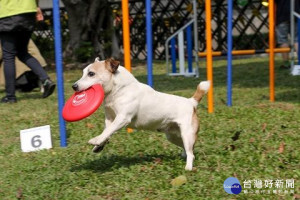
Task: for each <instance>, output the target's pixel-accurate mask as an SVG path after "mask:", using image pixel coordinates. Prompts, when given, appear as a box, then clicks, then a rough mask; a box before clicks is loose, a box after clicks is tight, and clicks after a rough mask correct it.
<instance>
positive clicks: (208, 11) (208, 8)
mask: <svg viewBox="0 0 300 200" xmlns="http://www.w3.org/2000/svg"><path fill="white" fill-rule="evenodd" d="M205 16H206V17H205V18H206V19H205V21H206V23H205V24H206V52H207V55H206V68H207V80H209V81H210V83H211V87H210V90H209V91H208V95H207V96H208V112H209V113H212V112H214V98H213V67H212V64H213V62H212V38H211V0H205Z"/></svg>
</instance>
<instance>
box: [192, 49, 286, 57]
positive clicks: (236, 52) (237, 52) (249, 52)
mask: <svg viewBox="0 0 300 200" xmlns="http://www.w3.org/2000/svg"><path fill="white" fill-rule="evenodd" d="M290 51H291V49H290V48H275V49H274V52H275V53H288V52H290ZM260 53H270V50H269V49H258V50H255V49H249V50H233V51H232V55H252V54H260ZM198 55H199V56H200V57H205V56H206V52H199V53H198ZM212 55H213V56H226V55H227V52H226V51H213V52H212Z"/></svg>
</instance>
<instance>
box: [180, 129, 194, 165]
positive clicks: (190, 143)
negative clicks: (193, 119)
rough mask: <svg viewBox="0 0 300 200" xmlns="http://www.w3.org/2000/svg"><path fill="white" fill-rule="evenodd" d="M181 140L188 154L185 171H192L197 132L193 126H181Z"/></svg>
mask: <svg viewBox="0 0 300 200" xmlns="http://www.w3.org/2000/svg"><path fill="white" fill-rule="evenodd" d="M180 130H181V138H182V141H183V145H184V149H185V153H186V166H185V170H189V171H191V170H192V169H193V162H194V158H195V156H194V153H193V149H194V144H195V141H196V138H197V137H196V132H195V130H194V129H193V128H192V127H191V126H187V125H181V127H180Z"/></svg>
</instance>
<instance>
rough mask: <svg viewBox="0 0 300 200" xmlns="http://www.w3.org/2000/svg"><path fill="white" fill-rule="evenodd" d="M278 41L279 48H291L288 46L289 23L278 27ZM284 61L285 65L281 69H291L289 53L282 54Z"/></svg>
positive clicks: (283, 23)
mask: <svg viewBox="0 0 300 200" xmlns="http://www.w3.org/2000/svg"><path fill="white" fill-rule="evenodd" d="M275 30H276V41H277V44H278V45H279V47H281V48H284V47H289V44H288V34H289V23H288V22H282V23H280V24H278V25H276V29H275ZM281 55H282V61H283V65H281V66H280V68H283V69H288V68H290V61H289V54H288V53H282V54H281Z"/></svg>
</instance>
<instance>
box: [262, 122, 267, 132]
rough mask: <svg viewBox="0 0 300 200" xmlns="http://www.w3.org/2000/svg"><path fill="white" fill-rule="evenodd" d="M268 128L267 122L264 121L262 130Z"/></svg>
mask: <svg viewBox="0 0 300 200" xmlns="http://www.w3.org/2000/svg"><path fill="white" fill-rule="evenodd" d="M266 128H267V124H266V123H263V124H262V131H263V132H265V131H266Z"/></svg>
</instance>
